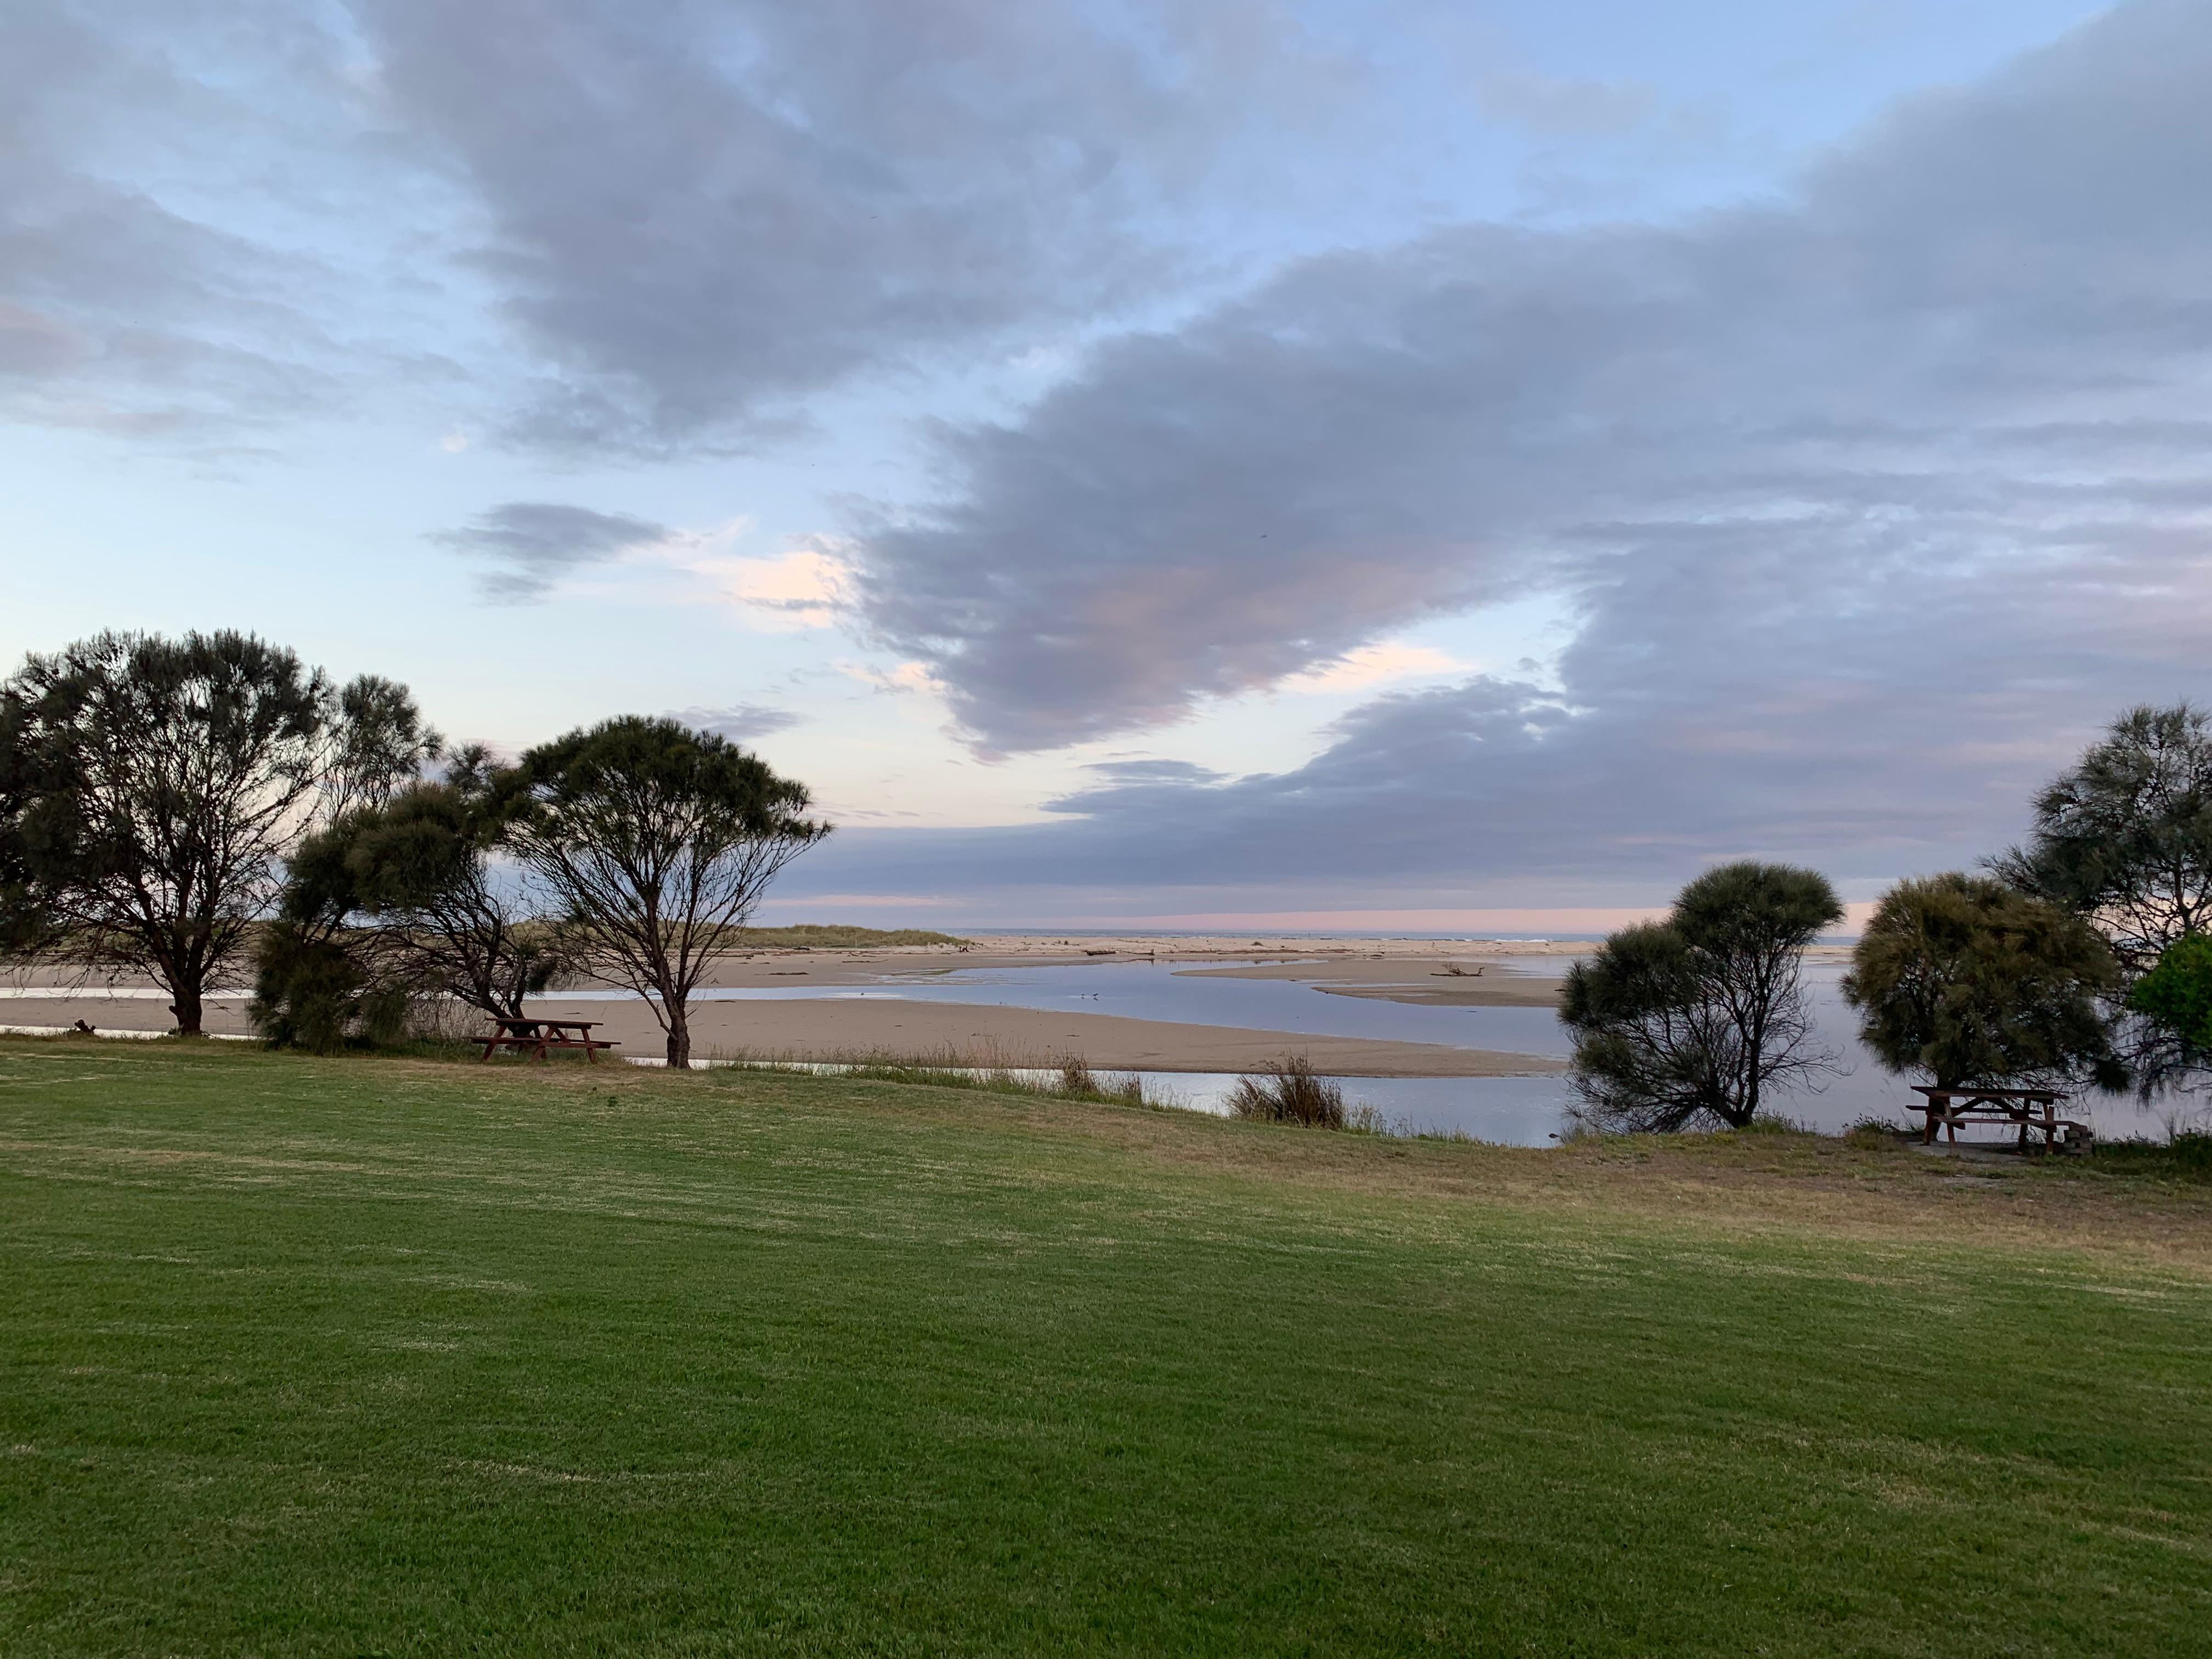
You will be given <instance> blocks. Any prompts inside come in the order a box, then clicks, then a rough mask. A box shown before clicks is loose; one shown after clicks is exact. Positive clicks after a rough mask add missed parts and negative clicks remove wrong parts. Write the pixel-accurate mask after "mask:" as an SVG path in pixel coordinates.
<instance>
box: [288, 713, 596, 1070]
mask: <svg viewBox="0 0 2212 1659" xmlns="http://www.w3.org/2000/svg"><path fill="white" fill-rule="evenodd" d="M505 827H506V808H505V806H504V805H503V804H502V802H501V800H500V799H498V798H497V797H496V796H495V793H494V792H493V790H492V788H491V787H490V784H489V767H488V764H487V763H486V757H485V756H484V754H483V751H482V750H480V749H475V748H471V749H468V750H463V751H461V753H460V754H459V755H458V756H456V757H454V761H453V765H452V766H451V767H450V768H449V769H448V770H447V775H446V779H445V781H442V782H439V783H426V784H416V785H415V786H414V787H411V788H408V789H404V790H402V791H400V792H399V793H397V794H394V795H392V796H390V797H389V798H387V799H386V800H385V801H383V802H382V803H381V804H380V805H361V806H356V807H355V808H354V809H353V810H352V811H349V812H346V813H344V814H343V816H341V817H338V818H337V820H336V822H334V823H331V825H329V826H328V827H327V828H325V829H322V830H319V831H318V832H317V833H316V834H314V835H313V836H309V837H308V838H307V841H306V842H303V843H302V844H301V848H300V849H299V852H298V854H296V855H295V858H294V859H293V860H292V865H291V870H290V875H289V880H288V881H287V883H286V885H285V890H284V896H283V902H282V905H281V909H280V919H279V922H278V924H277V925H276V926H274V927H270V929H269V930H268V931H267V933H266V934H265V935H264V946H263V949H262V951H260V953H259V954H260V966H261V973H260V976H259V979H258V981H257V992H256V1001H255V1018H256V1020H257V1023H258V1024H261V1025H262V1027H263V1029H264V1032H266V1034H267V1035H269V1036H270V1037H271V1039H272V1040H274V1041H278V1042H287V1041H298V1042H307V1043H308V1044H309V1046H326V1045H327V1044H328V1043H329V1042H331V1041H332V1040H334V1036H335V1035H336V1034H340V1033H342V1032H343V1030H346V1029H348V1028H349V1026H351V1025H356V1024H362V1023H363V1022H367V1021H374V1019H375V1018H378V1017H380V1016H381V1015H383V1014H384V1013H385V1012H386V1006H387V1005H386V1003H384V1002H382V1001H380V1000H379V998H380V993H382V992H383V991H384V990H385V989H386V987H406V994H415V993H418V992H427V993H429V994H438V995H444V996H450V997H453V998H455V999H457V1000H459V1001H460V1002H462V1003H465V1005H467V1006H470V1007H472V1008H477V1009H480V1010H482V1011H483V1012H485V1013H487V1014H491V1015H495V1016H508V1017H513V1018H520V1016H521V1014H522V1012H523V1009H522V1003H523V999H524V998H525V997H526V996H530V995H532V994H536V993H538V992H539V991H542V990H544V988H545V987H546V986H547V985H548V984H549V983H550V981H552V979H553V978H554V976H555V975H556V974H557V973H559V972H560V971H561V970H562V967H563V966H564V965H565V958H564V957H563V955H562V951H561V948H560V946H561V942H560V940H559V939H558V938H557V937H556V935H555V933H554V931H553V930H552V929H551V928H550V927H547V926H545V925H544V924H543V923H539V922H537V921H533V920H532V919H531V918H530V917H529V915H527V913H526V909H525V908H524V905H523V902H522V898H521V896H520V893H519V892H517V891H516V890H514V885H513V884H512V883H502V882H501V881H500V880H499V879H498V878H497V877H496V875H495V872H494V871H493V869H492V867H491V856H492V854H493V853H494V852H495V850H496V848H498V846H499V842H500V838H501V834H502V833H503V831H504V829H505Z"/></svg>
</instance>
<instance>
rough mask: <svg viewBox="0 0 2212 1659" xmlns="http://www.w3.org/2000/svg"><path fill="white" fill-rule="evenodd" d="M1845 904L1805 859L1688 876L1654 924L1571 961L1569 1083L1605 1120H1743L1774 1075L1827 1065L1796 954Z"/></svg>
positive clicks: (1678, 1124)
mask: <svg viewBox="0 0 2212 1659" xmlns="http://www.w3.org/2000/svg"><path fill="white" fill-rule="evenodd" d="M1842 915H1843V907H1842V906H1841V905H1839V904H1838V902H1836V895H1835V890H1834V889H1833V888H1832V887H1830V886H1829V884H1828V882H1827V880H1826V878H1825V877H1823V876H1821V875H1820V874H1818V873H1817V872H1814V871H1811V870H1800V869H1795V868H1792V867H1791V866H1787V865H1779V864H1761V863H1757V862H1752V861H1745V862H1741V863H1736V864H1727V865H1722V866H1719V867H1717V868H1716V869H1713V870H1710V871H1708V872H1705V874H1704V875H1702V876H1700V877H1699V878H1697V879H1696V880H1695V881H1692V883H1690V884H1689V885H1688V886H1686V887H1685V888H1684V889H1683V890H1682V891H1681V893H1680V895H1679V896H1677V898H1676V899H1675V901H1674V910H1673V911H1672V913H1671V914H1670V915H1668V919H1667V920H1666V921H1663V922H1646V923H1644V924H1641V925H1639V926H1638V927H1629V928H1624V929H1622V930H1621V931H1620V932H1619V933H1614V934H1613V936H1612V937H1611V938H1609V939H1607V940H1606V942H1605V943H1604V945H1601V946H1600V947H1599V949H1598V951H1596V952H1595V955H1593V956H1592V957H1590V958H1589V960H1588V961H1587V962H1578V963H1576V964H1575V965H1574V966H1573V967H1572V968H1571V969H1569V970H1568V974H1567V983H1566V988H1565V998H1564V1000H1563V1003H1562V1007H1561V1018H1563V1019H1564V1020H1565V1022H1566V1024H1567V1026H1568V1028H1569V1029H1570V1030H1572V1031H1573V1032H1574V1033H1575V1039H1576V1040H1575V1057H1574V1066H1573V1070H1572V1080H1573V1084H1574V1087H1575V1090H1576V1091H1577V1094H1578V1095H1580V1096H1581V1097H1582V1100H1583V1105H1584V1108H1585V1110H1586V1111H1587V1113H1588V1115H1589V1116H1590V1117H1591V1118H1592V1119H1593V1120H1594V1121H1596V1122H1597V1123H1598V1124H1599V1125H1600V1126H1601V1127H1605V1128H1608V1129H1614V1130H1626V1131H1632V1132H1637V1133H1650V1132H1667V1131H1674V1130H1678V1129H1683V1128H1686V1127H1691V1126H1692V1125H1693V1124H1695V1123H1698V1122H1700V1121H1707V1122H1715V1123H1720V1124H1725V1125H1729V1126H1730V1127H1738V1128H1741V1127H1742V1126H1743V1125H1745V1124H1747V1123H1748V1122H1750V1121H1751V1120H1752V1119H1753V1117H1755V1116H1756V1115H1758V1113H1759V1107H1760V1105H1761V1104H1762V1103H1763V1102H1764V1101H1765V1098H1766V1097H1767V1096H1768V1094H1769V1093H1770V1092H1771V1091H1772V1090H1773V1089H1774V1088H1776V1087H1778V1086H1793V1085H1794V1086H1804V1085H1809V1084H1811V1083H1813V1082H1814V1081H1815V1080H1817V1079H1819V1078H1820V1077H1821V1076H1822V1075H1823V1074H1824V1073H1826V1072H1828V1071H1830V1070H1832V1068H1833V1066H1834V1063H1835V1060H1834V1056H1833V1055H1832V1054H1829V1053H1828V1052H1827V1051H1826V1050H1825V1049H1823V1048H1820V1046H1819V1045H1818V1043H1817V1042H1815V1040H1814V1036H1813V1027H1812V1018H1811V1016H1810V1015H1809V1014H1808V1012H1807V1010H1806V1007H1805V1000H1804V993H1803V988H1802V985H1801V983H1800V963H1801V962H1802V953H1803V951H1804V948H1805V946H1806V945H1808V944H1810V943H1811V942H1812V940H1813V939H1814V936H1815V935H1817V934H1818V933H1820V930H1821V929H1822V928H1824V927H1830V926H1832V924H1833V923H1835V922H1836V921H1838V920H1839V919H1840V918H1841V916H1842Z"/></svg>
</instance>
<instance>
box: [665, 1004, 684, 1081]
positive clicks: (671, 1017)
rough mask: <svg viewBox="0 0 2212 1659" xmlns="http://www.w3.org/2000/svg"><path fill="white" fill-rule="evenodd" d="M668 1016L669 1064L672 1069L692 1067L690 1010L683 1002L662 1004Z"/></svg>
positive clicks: (678, 1069) (679, 1069) (681, 1069)
mask: <svg viewBox="0 0 2212 1659" xmlns="http://www.w3.org/2000/svg"><path fill="white" fill-rule="evenodd" d="M662 1008H663V1010H664V1012H665V1013H666V1014H667V1016H668V1065H669V1068H670V1069H671V1071H678V1072H688V1071H690V1069H691V1022H690V1009H688V1008H687V1007H685V1006H684V1004H683V1003H681V1002H668V1003H664V1004H663V1005H662Z"/></svg>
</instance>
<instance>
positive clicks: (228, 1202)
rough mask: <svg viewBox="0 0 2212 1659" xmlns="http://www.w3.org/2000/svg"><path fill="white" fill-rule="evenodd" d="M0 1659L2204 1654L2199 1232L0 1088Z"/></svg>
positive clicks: (1719, 1187)
mask: <svg viewBox="0 0 2212 1659" xmlns="http://www.w3.org/2000/svg"><path fill="white" fill-rule="evenodd" d="M0 1310H4V1324H0V1653H4V1654H6V1655H7V1656H9V1659H27V1656H36V1655H46V1654H100V1655H110V1654H148V1655H153V1654H161V1655H186V1654H224V1655H245V1654H259V1655H280V1654H281V1655H294V1654H305V1655H346V1656H355V1655H367V1654H392V1655H399V1654H406V1655H432V1654H439V1655H442V1654H480V1655H495V1654H496V1655H505V1654H576V1655H585V1654H592V1655H599V1654H656V1655H684V1656H704V1655H719V1654H733V1653H807V1654H813V1653H819V1654H838V1655H846V1654H909V1653H910V1654H996V1653H1053V1654H1086V1653H1129V1654H1136V1653H1146V1654H1149V1653H1176V1654H1199V1653H1207V1654H1223V1655H1238V1656H1246V1655H1272V1654H1331V1655H1334V1654H1358V1653H1369V1652H1376V1653H1381V1652H1389V1653H1420V1652H1437V1653H1507V1654H1518V1653H1528V1654H1574V1655H1601V1654H1622V1655H1630V1654H1637V1655H1641V1654H1650V1653H1655V1652H1666V1653H1711V1654H1729V1655H1738V1654H1798V1653H1820V1654H1850V1655H1886V1654H1900V1655H1902V1654H1961V1655H1977V1656H1980V1655H2015V1654H2017V1655H2029V1654H2061V1653H2067V1654H2073V1653H2079V1654H2099V1655H2108V1654H2146V1655H2161V1656H2178V1655H2185V1654H2192V1653H2205V1652H2208V1651H2212V1186H2207V1185H2204V1184H2202V1183H2201V1182H2188V1181H2185V1180H2180V1179H2177V1178H2172V1177H2170V1176H2161V1175H2160V1173H2159V1172H2158V1170H2157V1168H2156V1167H2155V1166H2154V1165H2153V1164H2148V1163H2146V1164H2142V1165H2140V1166H2136V1165H2130V1164H2126V1163H2125V1162H2124V1161H2118V1160H2116V1161H2114V1162H2112V1164H2109V1165H2106V1166H2102V1167H2093V1168H2091V1169H2089V1170H2082V1169H2081V1168H2079V1167H2077V1166H2065V1167H2055V1168H2051V1169H2044V1170H2029V1169H2021V1170H1996V1171H1994V1172H1984V1171H1981V1170H1960V1168H1959V1167H1958V1166H1956V1165H1954V1164H1950V1163H1948V1162H1945V1161H1942V1160H1937V1159H1931V1158H1926V1157H1924V1156H1923V1155H1920V1154H1917V1153H1914V1152H1907V1151H1903V1150H1899V1149H1889V1148H1879V1147H1877V1148H1854V1147H1849V1146H1844V1145H1842V1144H1840V1143H1838V1142H1833V1141H1826V1142H1822V1141H1814V1140H1813V1139H1810V1138H1805V1137H1796V1136H1787V1135H1742V1136H1723V1137H1717V1138H1714V1139H1711V1140H1710V1141H1707V1142H1703V1143H1700V1144H1696V1145H1660V1146H1652V1145H1650V1144H1647V1143H1616V1144H1613V1145H1609V1146H1594V1147H1575V1148H1571V1149H1569V1150H1567V1151H1565V1152H1512V1151H1507V1150H1504V1149H1498V1148H1490V1147H1480V1146H1455V1145H1448V1144H1433V1143H1405V1142H1390V1141H1384V1140H1380V1139H1371V1138H1365V1137H1353V1136H1330V1135H1326V1134H1323V1133H1318V1132H1315V1131H1307V1130H1299V1129H1294V1128H1281V1127H1269V1126H1263V1125H1247V1124H1238V1123H1231V1122H1225V1121H1211V1120H1206V1119H1200V1118H1196V1117H1192V1116H1188V1115H1183V1114H1175V1113H1159V1112H1151V1111H1145V1110H1142V1109H1130V1108H1120V1107H1110V1106H1091V1105H1077V1104H1068V1103H1047V1102H1039V1101H1030V1100H1022V1099H1018V1098H1012V1097H994V1096H989V1095H984V1094H979V1093H974V1092H967V1091H951V1090H944V1089H933V1088H920V1087H914V1086H909V1085H898V1084H891V1083H871V1082H860V1081H854V1080H851V1079H826V1078H796V1077H781V1076H772V1075H763V1074H750V1075H748V1074H741V1073H730V1072H719V1073H705V1074H701V1075H696V1076H690V1077H685V1076H680V1075H678V1076H671V1075H667V1074H665V1073H650V1072H645V1071H640V1070H636V1069H633V1068H629V1067H623V1066H604V1065H603V1066H598V1067H594V1068H585V1067H582V1066H574V1065H571V1066H562V1067H550V1068H528V1067H523V1066H507V1067H497V1066H495V1067H478V1066H469V1065H456V1064H444V1063H438V1062H432V1061H416V1060H393V1059H369V1058H363V1059H347V1060H309V1059H304V1058H295V1057H291V1056H285V1055H276V1054H264V1053H260V1052H257V1051H253V1050H249V1049H246V1048H242V1047H240V1046H236V1045H229V1044H209V1045H205V1046H200V1045H192V1046H191V1047H182V1046H171V1045H167V1044H161V1045H156V1044H125V1043H104V1042H28V1041H7V1042H0Z"/></svg>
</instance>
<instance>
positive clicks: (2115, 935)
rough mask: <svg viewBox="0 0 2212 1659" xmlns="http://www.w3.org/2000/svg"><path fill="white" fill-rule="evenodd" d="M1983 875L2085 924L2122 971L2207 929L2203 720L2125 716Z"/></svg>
mask: <svg viewBox="0 0 2212 1659" xmlns="http://www.w3.org/2000/svg"><path fill="white" fill-rule="evenodd" d="M1991 867H1992V869H1993V870H1994V872H1996V874H1997V875H1998V876H1999V877H2000V878H2002V879H2003V880H2004V881H2006V882H2007V883H2008V884H2011V885H2012V886H2015V887H2017V888H2018V889H2020V890H2021V891H2022V892H2024V893H2028V894H2032V895H2033V896H2036V897H2038V898H2042V899H2047V900H2049V901H2051V902H2052V903H2054V904H2058V905H2062V906H2063V907H2065V908H2068V909H2069V910H2074V911H2076V912H2078V913H2080V914H2081V915H2085V916H2087V917H2090V918H2091V919H2092V920H2093V921H2096V922H2097V923H2098V924H2099V926H2100V927H2102V928H2103V930H2104V932H2105V933H2106V937H2107V939H2109V941H2110V942H2111V944H2112V947H2113V949H2114V951H2116V952H2117V953H2118V956H2119V957H2120V959H2121V961H2122V963H2123V964H2124V966H2125V967H2126V968H2127V969H2129V970H2130V972H2140V971H2142V969H2147V968H2148V967H2149V965H2150V964H2151V963H2153V962H2154V961H2156V960H2157V958H2158V956H2159V953H2160V951H2164V950H2165V949H2166V947H2167V946H2168V945H2172V943H2173V942H2174V941H2175V940H2177V939H2182V938H2185V937H2186V936H2188V935H2190V934H2192V933H2204V932H2206V931H2207V930H2208V929H2212V718H2209V717H2208V716H2207V715H2206V714H2205V712H2204V711H2203V710H2202V709H2200V708H2195V707H2193V706H2192V705H2191V704H2188V703H2179V704H2176V705H2175V706H2173V707H2172V708H2149V707H2143V708H2131V709H2130V710H2129V711H2128V712H2127V713H2126V714H2123V715H2122V716H2121V717H2120V718H2119V719H2118V720H2115V721H2114V722H2113V723H2112V728H2111V729H2110V731H2108V732H2106V735H2105V737H2104V738H2102V739H2101V740H2100V742H2098V743H2097V744H2094V745H2093V746H2092V747H2091V748H2090V749H2089V750H2088V751H2087V753H2085V754H2084V755H2083V756H2082V757H2081V761H2080V762H2079V763H2077V764H2076V765H2075V766H2074V767H2073V768H2072V769H2069V770H2068V771H2066V772H2065V773H2063V774H2062V775H2059V776H2058V777H2057V778H2055V779H2053V780H2052V781H2051V783H2050V784H2049V785H2047V786H2046V787H2045V788H2044V789H2043V791H2042V793H2039V794H2038V795H2037V796H2036V798H2035V820H2034V827H2033V829H2032V830H2031V832H2030V833H2029V836H2028V839H2027V842H2026V843H2025V844H2023V845H2021V846H2019V847H2015V848H2012V849H2011V850H2010V851H2008V852H2007V853H2005V854H2002V856H2001V857H1999V858H1997V859H1995V860H1991Z"/></svg>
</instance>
